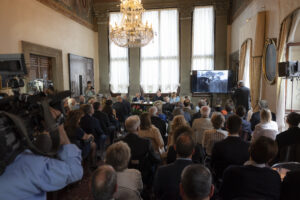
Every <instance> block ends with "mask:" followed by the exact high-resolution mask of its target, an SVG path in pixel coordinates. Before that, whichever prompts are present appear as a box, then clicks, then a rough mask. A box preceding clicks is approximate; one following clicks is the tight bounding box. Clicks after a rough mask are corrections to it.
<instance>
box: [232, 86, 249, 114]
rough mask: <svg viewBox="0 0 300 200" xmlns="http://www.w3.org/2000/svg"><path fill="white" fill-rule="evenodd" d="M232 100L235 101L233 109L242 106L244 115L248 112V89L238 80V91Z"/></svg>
mask: <svg viewBox="0 0 300 200" xmlns="http://www.w3.org/2000/svg"><path fill="white" fill-rule="evenodd" d="M233 100H234V101H235V107H238V106H244V107H245V108H246V113H248V111H249V110H250V107H251V104H250V89H249V88H247V87H246V86H245V83H244V81H242V80H240V81H239V83H238V89H237V90H236V91H235V92H234V94H233Z"/></svg>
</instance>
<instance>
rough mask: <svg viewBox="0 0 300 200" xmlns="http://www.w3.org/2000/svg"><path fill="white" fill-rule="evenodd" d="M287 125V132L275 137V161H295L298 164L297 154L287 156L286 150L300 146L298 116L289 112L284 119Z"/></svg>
mask: <svg viewBox="0 0 300 200" xmlns="http://www.w3.org/2000/svg"><path fill="white" fill-rule="evenodd" d="M286 123H287V124H288V127H289V128H288V130H286V131H284V132H282V133H280V134H278V135H277V136H276V142H277V144H278V149H279V151H278V156H277V159H276V161H277V162H278V161H280V162H283V161H297V162H300V155H299V154H297V152H296V153H295V154H293V155H289V156H288V155H287V153H288V152H287V150H288V148H292V149H295V148H297V146H299V145H300V128H299V123H300V114H298V113H295V112H291V113H290V114H288V116H287V118H286Z"/></svg>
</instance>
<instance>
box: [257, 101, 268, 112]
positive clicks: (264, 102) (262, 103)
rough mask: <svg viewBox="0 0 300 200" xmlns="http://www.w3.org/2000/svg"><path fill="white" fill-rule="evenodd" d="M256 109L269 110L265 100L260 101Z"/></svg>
mask: <svg viewBox="0 0 300 200" xmlns="http://www.w3.org/2000/svg"><path fill="white" fill-rule="evenodd" d="M258 107H259V109H260V110H261V109H264V108H269V105H268V102H267V100H263V99H262V100H260V101H259V102H258Z"/></svg>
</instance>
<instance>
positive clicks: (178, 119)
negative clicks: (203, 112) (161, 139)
mask: <svg viewBox="0 0 300 200" xmlns="http://www.w3.org/2000/svg"><path fill="white" fill-rule="evenodd" d="M180 126H188V123H187V121H186V120H185V118H184V116H183V115H177V116H175V117H174V118H173V120H172V122H171V129H170V132H169V134H168V147H170V146H171V145H173V144H174V143H175V142H176V140H174V138H173V135H174V131H175V130H176V129H177V128H178V127H180Z"/></svg>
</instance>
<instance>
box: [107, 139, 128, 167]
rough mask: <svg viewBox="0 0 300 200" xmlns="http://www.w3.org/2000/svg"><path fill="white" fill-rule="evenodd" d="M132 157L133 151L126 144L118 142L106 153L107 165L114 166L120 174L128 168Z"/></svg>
mask: <svg viewBox="0 0 300 200" xmlns="http://www.w3.org/2000/svg"><path fill="white" fill-rule="evenodd" d="M130 157H131V151H130V148H129V146H128V144H126V143H125V142H122V141H120V142H116V143H114V144H112V145H110V146H109V147H108V149H107V151H106V164H109V165H111V166H113V168H114V169H115V170H116V171H118V172H120V171H123V170H124V169H126V168H127V167H128V163H129V160H130Z"/></svg>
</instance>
